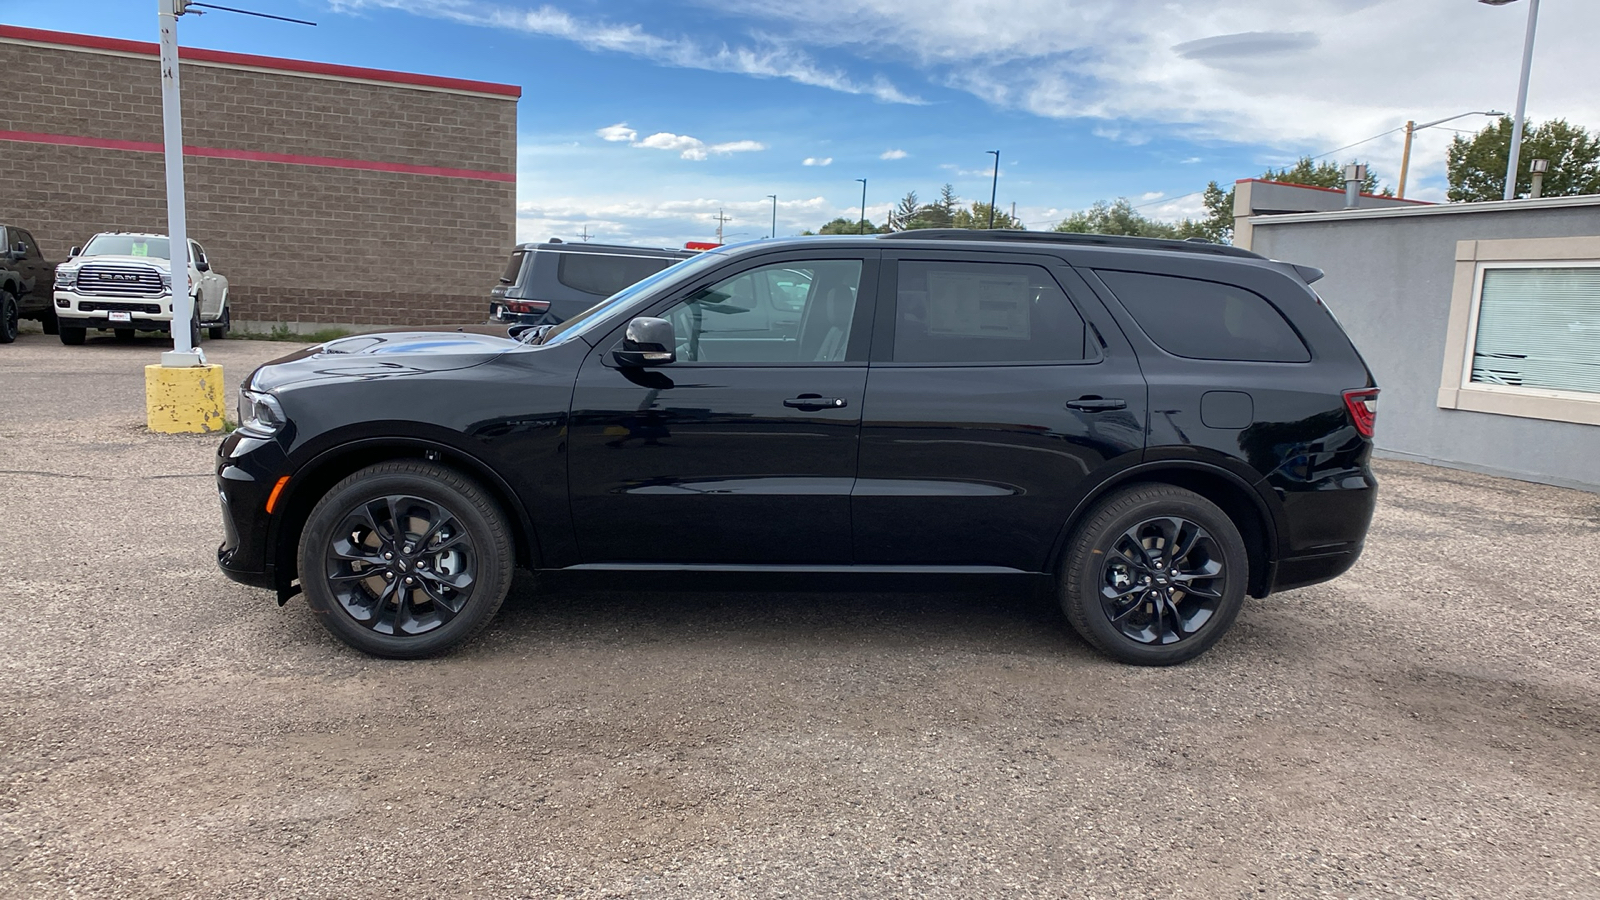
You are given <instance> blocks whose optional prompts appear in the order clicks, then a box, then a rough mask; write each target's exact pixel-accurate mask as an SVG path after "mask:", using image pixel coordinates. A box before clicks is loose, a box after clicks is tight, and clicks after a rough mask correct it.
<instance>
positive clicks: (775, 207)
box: [767, 194, 778, 237]
mask: <svg viewBox="0 0 1600 900" xmlns="http://www.w3.org/2000/svg"><path fill="white" fill-rule="evenodd" d="M767 196H768V197H770V198H771V199H772V237H777V236H778V195H777V194H768V195H767Z"/></svg>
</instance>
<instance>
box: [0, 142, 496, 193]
mask: <svg viewBox="0 0 1600 900" xmlns="http://www.w3.org/2000/svg"><path fill="white" fill-rule="evenodd" d="M0 141H12V142H15V143H19V144H52V145H54V146H57V147H89V148H92V149H95V150H126V151H130V152H133V153H160V152H162V149H163V148H162V146H161V145H160V144H158V143H154V142H152V141H122V140H116V139H113V138H94V137H82V136H80V135H73V134H38V133H36V132H32V131H0ZM183 155H184V156H199V157H205V158H208V159H238V160H245V161H248V162H271V163H286V164H288V165H291V166H317V167H320V168H324V169H360V170H362V171H366V172H398V173H401V174H404V175H436V176H438V177H440V178H470V179H472V180H474V181H504V182H515V181H516V180H517V176H516V173H514V172H485V171H482V170H480V169H447V168H443V167H441V166H416V165H412V164H410V163H395V162H383V161H381V160H375V159H342V158H340V157H337V156H300V155H298V154H294V153H267V152H264V151H261V150H229V149H226V148H223V147H188V146H186V147H184V148H183Z"/></svg>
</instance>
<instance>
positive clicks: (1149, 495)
mask: <svg viewBox="0 0 1600 900" xmlns="http://www.w3.org/2000/svg"><path fill="white" fill-rule="evenodd" d="M1249 570H1250V561H1249V555H1248V553H1247V552H1246V550H1245V546H1244V539H1243V538H1242V537H1240V535H1239V529H1238V527H1237V526H1236V525H1234V523H1233V520H1232V519H1230V518H1228V515H1227V513H1224V512H1223V511H1222V510H1221V509H1220V508H1218V507H1217V505H1216V504H1214V503H1212V502H1211V501H1210V500H1207V499H1206V498H1204V497H1202V496H1200V495H1199V494H1196V493H1194V492H1193V491H1188V490H1184V489H1183V488H1179V487H1174V486H1172V485H1168V484H1144V485H1139V486H1136V487H1132V488H1128V489H1126V490H1122V491H1118V492H1117V493H1115V494H1113V495H1111V496H1110V497H1107V498H1106V499H1105V500H1103V501H1101V502H1100V503H1099V504H1098V505H1097V506H1095V508H1094V509H1093V510H1092V511H1091V512H1090V513H1089V515H1088V516H1087V517H1086V518H1085V519H1084V520H1083V524H1082V525H1081V526H1080V527H1079V528H1078V530H1077V531H1076V532H1075V533H1074V534H1073V536H1072V539H1071V541H1070V542H1069V543H1068V546H1067V556H1066V560H1065V566H1064V568H1063V571H1062V578H1061V606H1062V608H1063V609H1064V610H1065V611H1066V614H1067V621H1069V622H1071V623H1072V627H1073V628H1074V629H1075V630H1076V631H1077V632H1078V633H1079V634H1081V635H1082V636H1083V638H1084V640H1087V641H1088V642H1089V643H1090V644H1093V645H1094V646H1095V647H1096V648H1098V649H1099V650H1100V651H1101V652H1103V653H1105V654H1106V655H1107V656H1110V657H1112V658H1114V659H1117V660H1119V661H1121V662H1125V663H1131V664H1134V665H1142V666H1167V665H1173V664H1175V663H1181V662H1185V661H1187V660H1190V659H1193V658H1195V657H1196V656H1199V655H1200V654H1201V653H1203V652H1205V650H1206V649H1207V648H1208V647H1210V646H1211V645H1212V644H1214V643H1216V642H1217V640H1218V639H1220V638H1221V637H1222V635H1223V634H1224V633H1226V632H1227V630H1228V627H1229V626H1230V625H1232V624H1233V620H1234V619H1235V618H1236V617H1237V616H1238V615H1239V610H1240V608H1241V607H1243V605H1244V594H1245V585H1246V582H1247V581H1248V578H1249Z"/></svg>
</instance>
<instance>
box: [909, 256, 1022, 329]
mask: <svg viewBox="0 0 1600 900" xmlns="http://www.w3.org/2000/svg"><path fill="white" fill-rule="evenodd" d="M1030 299H1031V297H1030V292H1029V290H1028V279H1027V276H1025V275H1002V274H998V273H994V274H990V273H984V274H976V273H969V272H941V271H938V270H934V271H930V272H929V273H928V333H929V334H930V335H933V334H937V335H951V336H959V337H987V338H1005V339H1010V340H1019V341H1025V340H1028V336H1029V318H1030V317H1029V315H1028V312H1029V309H1028V306H1029V302H1030Z"/></svg>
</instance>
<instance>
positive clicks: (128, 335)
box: [111, 328, 136, 344]
mask: <svg viewBox="0 0 1600 900" xmlns="http://www.w3.org/2000/svg"><path fill="white" fill-rule="evenodd" d="M111 334H112V335H113V336H114V337H115V338H116V339H117V343H119V344H131V343H133V339H134V337H135V336H136V335H135V334H134V331H133V329H132V328H117V329H113V330H112V332H111Z"/></svg>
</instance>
